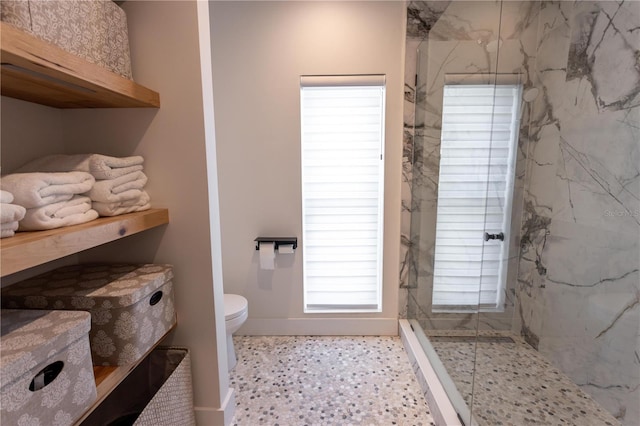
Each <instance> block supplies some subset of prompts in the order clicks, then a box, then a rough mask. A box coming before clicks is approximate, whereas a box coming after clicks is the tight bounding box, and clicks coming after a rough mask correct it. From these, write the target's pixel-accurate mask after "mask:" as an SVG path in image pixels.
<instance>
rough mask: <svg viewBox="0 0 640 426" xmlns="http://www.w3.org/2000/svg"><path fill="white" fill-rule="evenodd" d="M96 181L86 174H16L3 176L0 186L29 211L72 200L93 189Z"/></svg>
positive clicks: (15, 201)
mask: <svg viewBox="0 0 640 426" xmlns="http://www.w3.org/2000/svg"><path fill="white" fill-rule="evenodd" d="M94 182H95V179H94V177H93V176H91V175H90V174H89V173H86V172H66V173H14V174H11V175H7V176H3V177H2V179H1V180H0V186H1V187H2V189H3V190H5V191H9V192H11V193H12V194H13V196H14V200H13V202H14V204H19V205H21V206H22V207H25V208H27V209H32V208H36V207H42V206H46V205H47V204H52V203H57V202H60V201H67V200H70V199H71V197H73V196H74V195H77V194H82V193H85V192H87V191H89V190H90V189H91V187H93V184H94Z"/></svg>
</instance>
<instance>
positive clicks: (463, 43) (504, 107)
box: [408, 1, 521, 425]
mask: <svg viewBox="0 0 640 426" xmlns="http://www.w3.org/2000/svg"><path fill="white" fill-rule="evenodd" d="M428 3H429V4H430V5H434V4H436V3H437V6H435V7H434V8H433V9H436V10H443V13H442V14H441V15H440V17H439V19H438V20H437V21H436V22H435V23H434V24H433V26H432V27H431V29H430V30H429V33H428V36H427V38H426V39H425V40H423V41H422V42H421V43H420V45H419V47H418V52H417V70H418V72H417V78H416V103H415V105H416V106H415V129H414V158H413V161H414V164H413V185H412V201H413V202H412V217H411V239H412V240H411V246H412V249H413V250H414V253H413V259H414V263H415V265H416V267H415V268H414V269H413V270H412V271H411V272H410V275H409V303H408V318H409V319H410V323H411V324H412V326H413V328H414V331H415V332H416V335H417V336H418V338H419V340H420V341H421V343H422V345H423V348H424V350H425V353H426V354H427V356H428V358H429V360H430V362H431V364H432V365H433V366H434V369H435V370H436V372H437V374H438V376H439V378H440V381H441V382H442V384H443V386H444V388H445V390H446V392H447V394H448V396H449V399H450V400H451V402H452V403H453V405H454V407H455V409H456V411H457V413H458V415H459V417H460V418H461V419H462V421H463V422H464V424H466V425H470V424H477V422H476V421H475V420H474V415H473V412H472V407H473V395H474V392H473V389H474V371H475V352H476V351H475V349H476V344H477V338H478V332H479V329H481V330H486V329H494V328H496V326H495V325H494V322H495V321H499V320H502V317H503V316H505V315H509V313H505V308H504V306H505V299H506V288H505V284H502V283H503V282H506V279H502V278H501V277H502V273H503V271H501V262H500V259H502V258H508V257H509V255H508V254H504V255H503V253H502V247H503V244H502V241H501V240H500V239H499V238H500V237H499V235H500V233H501V232H502V233H503V235H504V230H505V227H504V226H503V225H504V223H503V222H504V218H505V217H506V216H509V215H510V209H505V204H504V201H505V198H506V194H507V193H510V190H509V191H507V189H508V188H511V187H512V185H511V181H512V180H513V179H512V178H508V177H507V176H509V175H510V174H511V175H513V173H511V169H509V168H508V166H509V165H510V164H513V161H512V160H511V158H512V157H514V151H513V150H510V141H511V140H512V139H514V137H513V135H514V134H516V135H517V133H518V131H517V127H515V128H513V126H511V125H510V120H511V119H512V118H517V116H518V114H519V113H518V112H515V113H514V111H515V110H517V108H518V107H519V102H518V100H517V99H518V98H519V97H520V95H519V94H520V90H521V89H520V85H519V82H520V80H519V76H518V74H517V73H516V74H515V75H512V73H509V76H505V78H504V81H498V80H497V72H498V68H497V64H498V47H499V46H500V17H501V4H500V3H496V2H493V1H486V2H476V1H469V2H464V1H456V2H428ZM496 83H505V84H508V85H509V86H503V87H500V86H497V85H496ZM505 101H508V102H509V103H508V104H505ZM505 119H506V120H508V123H507V125H506V127H507V128H506V129H505V128H504V127H505V124H504V123H502V122H501V121H500V120H505ZM494 139H497V140H496V141H494ZM515 139H517V136H516V137H515ZM498 166H501V167H502V166H505V167H506V168H505V167H503V168H502V170H501V173H502V175H500V176H497V175H496V172H497V171H498V169H497V167H498ZM496 191H497V192H496ZM496 193H499V194H500V195H499V196H496ZM510 196H511V195H509V197H510ZM487 224H489V225H487ZM485 232H487V233H489V234H491V235H489V238H490V239H489V241H485ZM493 234H495V235H493ZM504 273H505V274H506V273H507V271H504ZM505 277H506V275H505ZM485 311H486V315H488V317H486V318H485V319H484V321H485V322H486V321H488V322H489V323H485V322H481V321H480V319H481V316H480V314H481V312H485ZM498 319H499V320H498ZM506 324H508V322H506ZM505 326H506V327H507V325H505ZM450 365H455V368H449V366H450Z"/></svg>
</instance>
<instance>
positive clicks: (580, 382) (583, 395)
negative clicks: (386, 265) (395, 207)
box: [407, 0, 640, 426]
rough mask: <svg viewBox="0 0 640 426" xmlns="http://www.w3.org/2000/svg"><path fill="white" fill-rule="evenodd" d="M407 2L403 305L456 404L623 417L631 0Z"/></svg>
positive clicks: (506, 420)
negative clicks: (407, 255) (410, 22)
mask: <svg viewBox="0 0 640 426" xmlns="http://www.w3.org/2000/svg"><path fill="white" fill-rule="evenodd" d="M411 4H412V5H413V6H410V7H415V9H412V11H413V12H414V13H413V14H412V15H411V16H412V17H414V16H418V15H419V16H421V17H422V16H426V17H428V19H424V20H423V21H422V22H423V23H424V28H422V30H423V33H422V34H426V36H425V37H424V39H423V40H422V41H421V43H420V44H419V47H418V52H417V70H418V73H417V79H416V102H415V128H414V134H415V136H414V140H413V155H414V158H413V176H412V204H411V208H412V213H411V250H412V252H411V257H412V258H413V263H414V264H415V267H413V268H412V269H411V270H410V273H409V281H408V284H409V285H408V287H409V301H408V311H407V315H408V318H409V321H410V323H411V324H412V326H413V328H414V331H415V332H416V335H417V336H418V338H419V340H421V343H422V344H423V347H424V350H425V353H426V355H427V356H428V358H429V360H430V361H431V364H432V366H433V367H434V369H435V370H436V372H437V373H438V376H439V378H440V379H441V382H442V383H443V385H444V387H445V389H446V391H447V393H448V395H449V398H450V400H451V402H452V403H453V405H454V408H455V409H456V411H457V412H458V414H459V417H460V419H461V420H462V422H464V424H465V425H470V424H479V425H494V424H598V425H600V424H602V425H616V424H622V425H624V426H627V425H629V426H630V425H636V424H637V422H638V419H639V418H640V405H638V394H639V392H640V368H638V365H639V364H640V358H639V354H640V296H639V295H640V277H639V272H638V271H639V270H640V265H639V259H640V226H639V225H640V219H639V217H640V213H639V212H640V174H639V173H638V164H640V144H638V140H640V131H639V130H638V129H640V106H639V105H640V104H639V103H638V100H639V99H640V98H639V95H638V82H639V81H640V70H638V67H637V52H638V51H640V32H638V31H637V29H638V28H640V7H638V3H637V2H634V1H624V0H621V1H618V2H611V1H581V2H558V1H469V2H465V1H426V2H412V3H411ZM421 14H422V15H421Z"/></svg>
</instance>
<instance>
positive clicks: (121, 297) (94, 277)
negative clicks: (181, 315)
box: [1, 263, 173, 310]
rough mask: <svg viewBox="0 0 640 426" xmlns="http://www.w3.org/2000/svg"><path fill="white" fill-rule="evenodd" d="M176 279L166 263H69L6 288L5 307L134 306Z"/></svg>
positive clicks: (95, 307) (73, 307) (2, 300)
mask: <svg viewBox="0 0 640 426" xmlns="http://www.w3.org/2000/svg"><path fill="white" fill-rule="evenodd" d="M171 278H173V267H172V266H171V265H165V264H150V263H149V264H83V265H72V266H65V267H62V268H59V269H55V270H53V271H50V272H47V273H44V274H42V275H38V276H37V277H34V278H30V279H28V280H25V281H21V282H18V283H15V284H13V285H11V286H9V287H6V288H4V289H2V299H1V302H2V307H5V308H31V309H72V310H76V309H82V310H91V309H98V308H100V309H114V308H119V307H120V308H121V307H126V306H131V305H133V304H134V303H136V302H138V301H140V300H142V299H143V298H144V297H146V296H147V295H149V294H151V293H152V292H154V291H156V290H158V289H159V288H160V287H161V286H162V285H164V284H165V283H166V282H168V281H169V280H171Z"/></svg>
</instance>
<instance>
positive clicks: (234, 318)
mask: <svg viewBox="0 0 640 426" xmlns="http://www.w3.org/2000/svg"><path fill="white" fill-rule="evenodd" d="M248 307H249V302H247V299H245V298H244V297H242V296H240V295H237V294H225V295H224V322H225V325H226V328H227V364H228V365H229V371H231V369H233V367H235V366H236V362H237V358H236V350H235V348H234V347H233V333H235V332H236V331H238V329H239V328H240V326H241V325H242V324H244V322H245V321H246V320H247V317H248V316H249V309H248Z"/></svg>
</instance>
